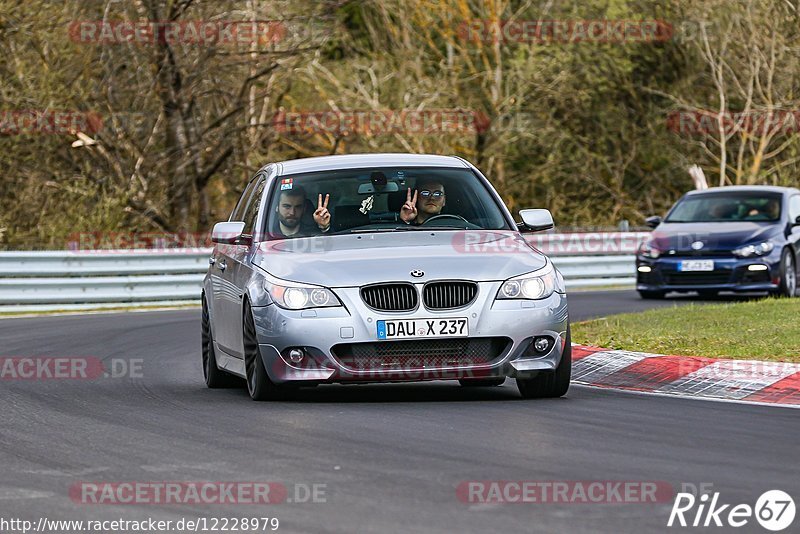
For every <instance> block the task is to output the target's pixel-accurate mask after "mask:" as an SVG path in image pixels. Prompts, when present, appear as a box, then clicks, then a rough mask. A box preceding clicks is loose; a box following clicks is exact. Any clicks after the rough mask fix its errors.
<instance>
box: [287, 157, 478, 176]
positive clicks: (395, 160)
mask: <svg viewBox="0 0 800 534" xmlns="http://www.w3.org/2000/svg"><path fill="white" fill-rule="evenodd" d="M277 165H278V176H286V175H289V174H298V173H303V172H315V171H328V170H340V169H358V168H369V167H451V168H452V167H460V168H469V165H467V163H466V162H465V161H464V160H462V159H461V158H457V157H455V156H438V155H433V154H343V155H339V156H320V157H314V158H302V159H292V160H287V161H281V162H279V163H278V164H277Z"/></svg>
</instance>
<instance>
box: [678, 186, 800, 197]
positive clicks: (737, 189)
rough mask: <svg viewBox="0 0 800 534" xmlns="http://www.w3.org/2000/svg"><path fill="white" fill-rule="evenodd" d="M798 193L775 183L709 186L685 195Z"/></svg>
mask: <svg viewBox="0 0 800 534" xmlns="http://www.w3.org/2000/svg"><path fill="white" fill-rule="evenodd" d="M729 192H730V193H780V194H787V195H788V194H790V193H800V190H798V189H796V188H794V187H780V186H777V185H726V186H723V187H710V188H708V189H702V190H695V191H689V192H688V193H686V196H695V195H713V194H715V193H729Z"/></svg>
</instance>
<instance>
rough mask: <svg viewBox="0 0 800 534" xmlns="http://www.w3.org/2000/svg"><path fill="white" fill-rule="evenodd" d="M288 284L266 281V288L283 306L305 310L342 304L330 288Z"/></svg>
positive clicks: (278, 303) (279, 304)
mask: <svg viewBox="0 0 800 534" xmlns="http://www.w3.org/2000/svg"><path fill="white" fill-rule="evenodd" d="M286 284H287V285H283V284H282V283H274V282H271V281H269V280H265V281H264V289H266V290H267V291H268V292H269V294H270V296H271V297H272V300H274V301H275V304H277V305H278V306H280V307H281V308H286V309H289V310H304V309H308V308H330V307H332V306H341V305H342V303H341V302H339V299H338V298H336V295H334V294H333V291H331V290H330V289H327V288H324V287H319V286H311V285H303V284H291V285H288V283H286Z"/></svg>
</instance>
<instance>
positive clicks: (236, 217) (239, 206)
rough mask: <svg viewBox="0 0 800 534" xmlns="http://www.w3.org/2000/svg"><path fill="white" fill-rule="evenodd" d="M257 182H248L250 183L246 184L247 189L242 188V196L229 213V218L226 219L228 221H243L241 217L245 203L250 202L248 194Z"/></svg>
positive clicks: (254, 180) (253, 180)
mask: <svg viewBox="0 0 800 534" xmlns="http://www.w3.org/2000/svg"><path fill="white" fill-rule="evenodd" d="M257 181H258V180H256V179H252V180H250V182H249V183H248V184H247V187H245V188H244V192H243V193H242V196H241V197H239V202H237V203H236V207H235V208H233V211H232V212H231V216H230V218H229V219H228V220H229V221H231V222H233V221H243V220H244V219H243V218H242V217H244V212H245V209H246V208H247V201H248V200H250V194H251V193H252V192H253V187H254V186H255V184H256V182H257Z"/></svg>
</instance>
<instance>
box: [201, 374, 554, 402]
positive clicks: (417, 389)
mask: <svg viewBox="0 0 800 534" xmlns="http://www.w3.org/2000/svg"><path fill="white" fill-rule="evenodd" d="M228 391H229V393H230V394H231V395H236V396H242V397H244V398H245V399H247V397H248V395H247V390H246V389H241V390H238V389H235V390H228ZM221 393H222V391H219V390H217V391H215V392H214V394H215V395H218V394H221ZM567 400H569V393H568V394H567V396H566V397H561V398H559V399H536V400H531V401H529V402H565V401H567ZM487 401H506V402H508V401H520V402H525V401H526V400H525V399H523V398H522V397H520V395H519V393H518V391H517V387H516V385H515V384H514V381H513V380H511V379H506V382H505V384H504V385H502V386H495V387H462V386H460V385H458V383H457V382H450V381H432V382H418V383H404V384H397V383H395V384H391V383H387V384H322V385H319V386H317V387H313V388H300V389H299V390H297V391H294V392H292V393H291V394H290V396H289V397H288V398H287V399H286V400H283V401H271V402H273V403H275V402H278V403H282V402H283V403H294V404H328V403H339V404H346V403H353V404H355V403H364V404H376V403H404V402H408V403H416V402H487ZM268 404H269V402H268Z"/></svg>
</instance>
